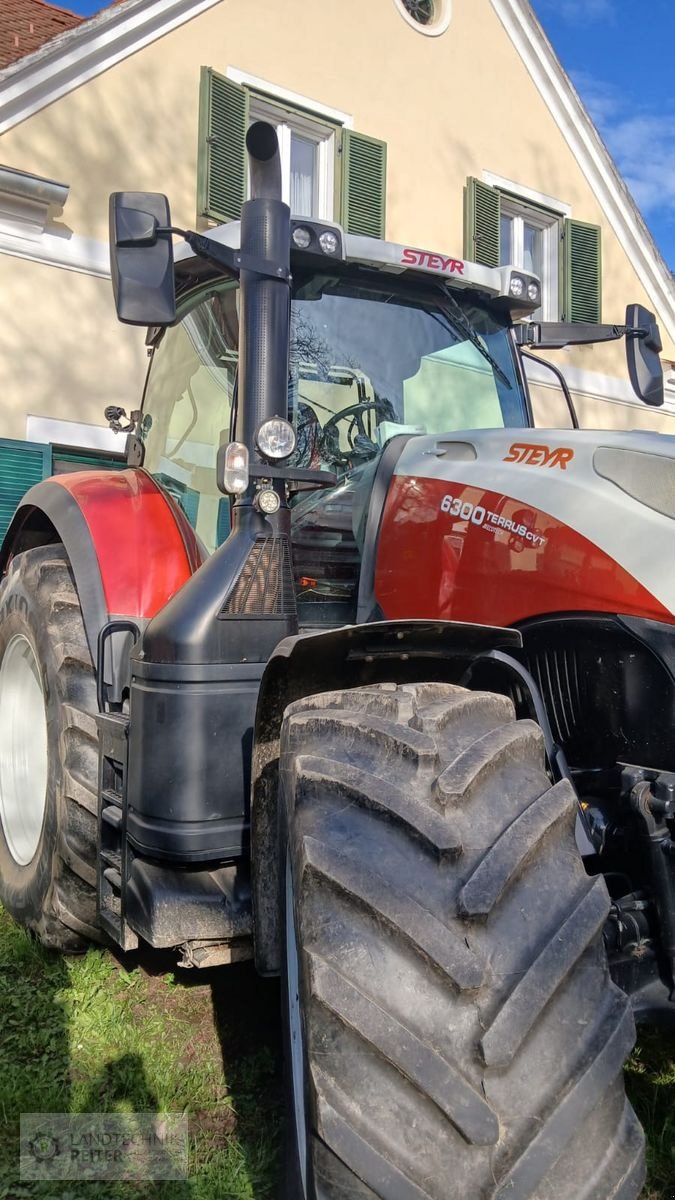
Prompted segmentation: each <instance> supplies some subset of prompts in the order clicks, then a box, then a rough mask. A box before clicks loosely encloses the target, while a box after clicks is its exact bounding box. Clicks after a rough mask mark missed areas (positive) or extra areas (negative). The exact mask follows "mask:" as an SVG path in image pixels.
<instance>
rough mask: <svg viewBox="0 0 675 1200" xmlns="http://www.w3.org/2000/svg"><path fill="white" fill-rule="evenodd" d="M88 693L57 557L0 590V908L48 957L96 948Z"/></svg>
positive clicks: (47, 551)
mask: <svg viewBox="0 0 675 1200" xmlns="http://www.w3.org/2000/svg"><path fill="white" fill-rule="evenodd" d="M96 711H97V708H96V683H95V677H94V667H93V664H92V660H91V655H90V653H89V647H88V645H87V639H86V635H85V630H84V623H83V621H82V613H81V611H80V604H79V599H78V595H77V591H76V589H75V584H74V580H73V575H72V571H71V569H70V564H69V562H68V559H67V557H66V554H65V551H64V548H63V546H60V545H51V546H44V547H39V548H36V549H34V550H27V551H26V552H25V553H24V554H18V555H17V556H16V558H15V559H14V560H13V562H12V564H11V566H10V569H9V571H8V573H7V575H6V576H5V578H4V579H3V581H2V584H1V585H0V900H1V901H2V904H3V905H4V907H5V908H6V909H7V911H8V912H10V913H11V914H12V916H13V917H15V919H16V920H17V921H19V922H20V923H21V924H22V925H24V926H25V927H26V928H28V929H30V930H32V931H33V932H34V933H35V934H36V936H37V937H38V938H39V939H40V940H41V941H42V942H43V943H44V944H45V945H47V946H50V947H52V948H54V949H59V950H75V951H76V950H83V949H85V948H86V946H87V945H88V944H89V943H90V942H92V941H101V940H102V935H101V932H100V930H99V929H98V928H97V919H96V805H97V799H96V797H97V770H98V766H97V763H98V759H97V729H96V716H95V714H96Z"/></svg>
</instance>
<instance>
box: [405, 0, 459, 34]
mask: <svg viewBox="0 0 675 1200" xmlns="http://www.w3.org/2000/svg"><path fill="white" fill-rule="evenodd" d="M394 3H395V5H396V7H397V9H398V11H399V12H400V14H401V16H402V17H403V20H404V21H407V23H408V25H411V26H412V28H413V29H416V30H417V32H418V33H426V34H427V35H428V36H430V37H437V36H438V35H439V34H440V33H445V31H446V29H447V28H448V25H449V24H450V15H451V12H450V0H394Z"/></svg>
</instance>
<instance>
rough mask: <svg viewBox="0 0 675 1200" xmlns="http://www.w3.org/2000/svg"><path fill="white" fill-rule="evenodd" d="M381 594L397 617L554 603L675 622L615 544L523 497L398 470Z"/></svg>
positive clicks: (516, 615)
mask: <svg viewBox="0 0 675 1200" xmlns="http://www.w3.org/2000/svg"><path fill="white" fill-rule="evenodd" d="M375 595H376V599H377V601H378V603H379V604H380V607H381V608H382V611H383V613H384V615H385V617H387V618H388V619H392V620H393V619H397V618H404V617H408V618H411V617H419V618H425V617H426V618H438V619H442V620H446V621H450V620H452V621H475V622H478V623H480V624H486V625H512V624H514V623H515V622H518V621H524V620H526V619H527V618H529V617H536V616H541V615H544V614H546V613H552V612H605V613H623V614H625V615H631V616H638V617H647V618H651V619H652V620H656V621H667V622H670V623H675V618H674V617H673V614H672V613H670V612H669V611H668V610H667V609H666V608H664V607H663V605H662V604H661V603H660V602H659V601H658V600H656V599H655V597H654V596H652V595H651V593H650V592H648V591H647V590H646V589H645V588H644V587H643V586H642V585H641V584H640V583H638V581H637V580H636V579H634V578H633V576H632V575H630V574H629V573H628V572H627V571H626V570H624V569H623V568H622V567H621V566H619V564H618V563H616V562H615V561H614V560H613V559H612V558H611V557H610V556H609V555H608V554H606V553H605V552H604V551H602V550H601V549H599V548H598V547H597V546H595V545H594V544H593V542H591V541H589V540H588V539H587V538H585V537H583V536H582V535H581V534H578V533H576V532H575V531H574V530H573V529H571V528H569V526H567V525H565V524H564V523H563V522H561V521H559V520H557V519H556V518H555V517H551V516H549V515H548V514H547V513H544V512H541V511H540V510H537V509H534V508H530V507H528V506H527V505H524V504H523V502H522V501H520V500H514V499H512V498H510V497H509V496H505V495H503V494H499V493H497V492H489V491H484V490H483V489H479V488H476V487H472V486H469V485H466V484H461V483H455V484H453V483H452V482H450V481H447V480H443V479H427V478H420V477H419V476H415V477H409V476H404V475H399V476H396V477H395V478H394V480H393V481H392V485H391V490H390V492H389V496H388V497H387V502H386V505H385V510H384V515H383V519H382V527H381V533H380V541H379V545H378V552H377V567H376V572H375Z"/></svg>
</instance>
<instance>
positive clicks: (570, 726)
mask: <svg viewBox="0 0 675 1200" xmlns="http://www.w3.org/2000/svg"><path fill="white" fill-rule="evenodd" d="M527 667H528V670H529V671H530V673H531V674H532V675H534V678H535V680H536V682H537V683H538V684H539V690H540V692H541V694H542V697H543V700H544V704H545V705H546V710H547V712H548V715H549V720H550V722H551V726H552V729H553V736H554V737H555V739H556V741H558V742H560V743H561V745H566V744H567V743H568V742H569V741H570V739H571V738H572V737H574V735H575V733H576V732H577V729H578V726H579V723H580V722H582V724H583V721H584V719H585V718H586V717H587V716H588V704H587V701H586V697H585V695H584V687H583V683H582V679H581V671H580V666H579V661H578V657H577V655H576V653H575V652H574V650H573V649H562V648H560V649H554V648H550V649H546V650H541V651H539V653H537V654H532V655H530V656H528V662H527Z"/></svg>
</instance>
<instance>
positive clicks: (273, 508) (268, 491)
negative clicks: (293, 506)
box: [255, 488, 281, 517]
mask: <svg viewBox="0 0 675 1200" xmlns="http://www.w3.org/2000/svg"><path fill="white" fill-rule="evenodd" d="M255 499H256V504H257V505H258V508H259V509H260V511H261V512H264V513H266V515H267V516H268V517H269V516H271V515H272V513H275V512H278V511H279V507H280V505H281V500H280V499H279V496H278V494H277V492H275V491H274V489H273V488H261V489H260V491H259V492H258V493H257V494H256V498H255Z"/></svg>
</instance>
